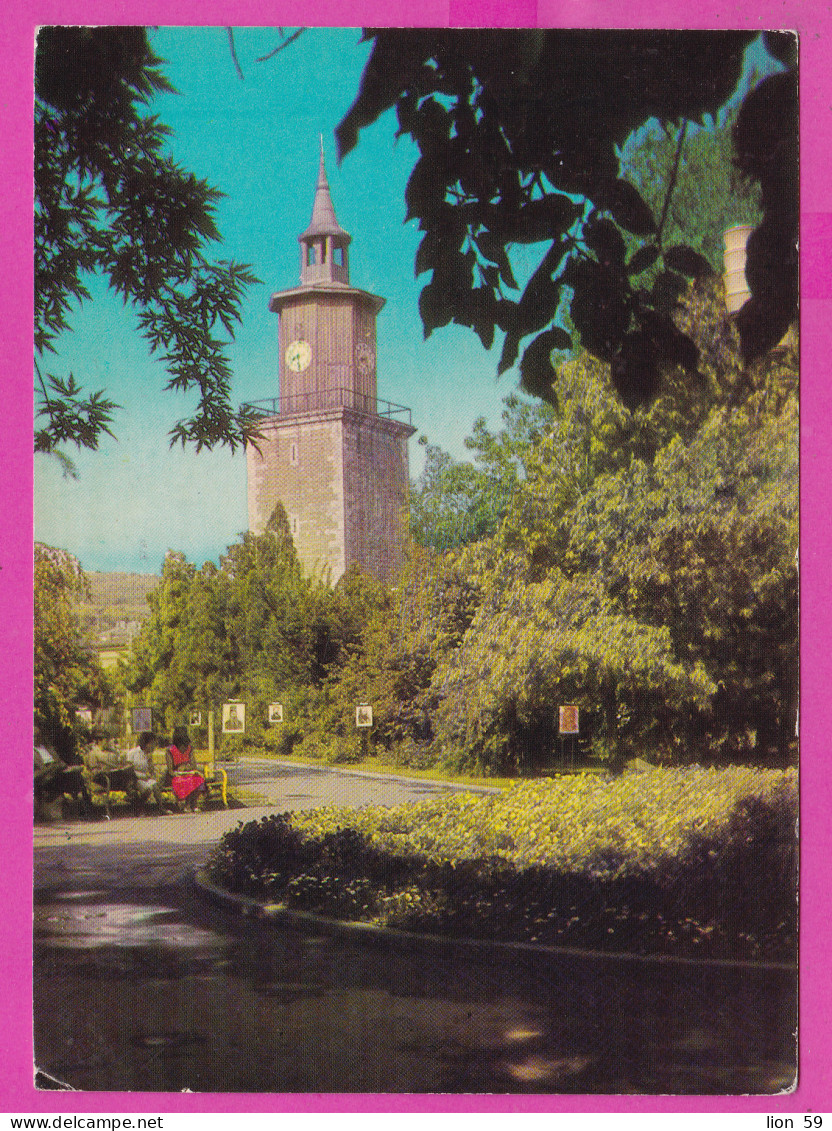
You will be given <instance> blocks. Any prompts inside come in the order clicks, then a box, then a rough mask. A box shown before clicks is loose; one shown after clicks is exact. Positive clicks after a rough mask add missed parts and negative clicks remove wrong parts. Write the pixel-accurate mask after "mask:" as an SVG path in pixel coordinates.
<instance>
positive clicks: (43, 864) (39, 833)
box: [34, 758, 461, 891]
mask: <svg viewBox="0 0 832 1131" xmlns="http://www.w3.org/2000/svg"><path fill="white" fill-rule="evenodd" d="M228 771H229V781H230V783H231V786H230V791H231V794H232V796H233V794H234V792H235V786H236V791H237V792H238V793H239V794H240V795H241V796H243V797H246V798H253V799H254V800H255V801H256V802H257V803H255V804H248V805H246V807H245V808H234V809H219V810H211V811H209V812H199V813H177V814H171V815H168V816H156V815H155V814H147V815H143V816H139V817H122V816H116V817H115V818H114V819H113V820H111V821H92V822H86V821H83V820H73V821H61V822H56V823H55V824H48V825H36V826H35V832H34V847H35V867H34V879H35V890H36V891H38V890H43V889H49V890H52V891H55V890H56V889H58V890H79V889H83V888H89V887H92V888H95V889H100V888H111V887H117V888H125V887H135V888H137V889H143V888H144V889H146V888H152V887H160V886H166V885H168V884H171V883H176V882H178V881H179V880H180V879H181V878H182V877H183V876H184V875H185V874H187V873H189V872H191V871H193V869H194V868H196V867H198V866H199V865H200V864H202V863H204V861H205V859H206V858H207V856H208V853H209V852H210V851H211V849H212V848H213V847H214V845H216V844H217V842H218V841H219V839H220V837H221V836H222V835H223V833H225V832H227V831H228V830H229V829H233V828H234V827H235V826H236V825H237V824H238V823H239V822H240V821H257V820H259V819H260V818H261V817H263V816H266V815H267V814H270V813H283V812H285V811H286V810H289V809H314V808H318V807H320V806H325V805H347V806H354V807H358V806H362V805H399V804H401V803H403V802H406V801H420V800H424V799H425V798H427V797H432V796H436V794H437V793H441V792H443V791H444V790H446V789H459V788H461V787H459V786H448V785H444V784H443V783H440V782H425V781H415V780H413V779H408V778H396V777H389V776H385V775H381V774H368V773H364V772H362V771H344V770H333V769H329V768H326V767H320V768H319V767H317V766H312V767H311V766H304V765H300V764H298V763H286V762H276V761H273V760H270V759H265V758H262V759H255V758H247V759H243V760H241V761H240V762H239V763H236V764H234V765H232V766H229V767H228Z"/></svg>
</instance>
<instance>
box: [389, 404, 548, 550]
mask: <svg viewBox="0 0 832 1131" xmlns="http://www.w3.org/2000/svg"><path fill="white" fill-rule="evenodd" d="M504 406H505V407H504V409H503V414H502V417H503V427H502V428H501V429H500V431H499V432H497V433H492V432H490V431H489V430H488V428H487V427H486V422H485V418H484V417H479V419H477V420H475V421H474V427H473V432H472V435H471V436H468V437H466V439H465V446H466V448H468V450H469V451H470V452H471V453H472V454H473V458H474V461H475V462H474V464H471V463H467V462H465V463H458V462H456V461H455V460H454V459H453V458H452V457H451V456H450V455H449V454H448V453H447V452H444V451H442V449H441V448H439V447H437V446H436V445H435V444H428V443H427V439H426V438H425V437H421V438H420V442H421V443H424V444H425V445H426V451H425V456H426V459H425V467H424V470H423V472H422V474H421V475H420V476H419V479H418V480H417V481H416V483H415V485H414V487H413V489H412V490H411V495H410V530H411V534H412V536H413V538H414V539H415V541H416V542H418V543H419V545H422V546H430V547H432V548H433V549H435V550H440V551H441V550H447V549H451V548H453V547H455V546H460V545H463V544H465V543H468V542H476V541H479V540H480V539H482V538H486V537H491V536H493V535H494V534H495V533H496V532H497V530H498V528H499V525H500V523H501V521H502V519H503V517H504V516H505V514H506V512H507V511H508V509H509V507H510V506H511V503H512V499H513V496H514V494H515V491H516V489H517V485H518V483H519V482H521V481H522V480H523V479H524V478H525V476H526V472H527V466H526V465H527V462H528V460H529V458H530V455H531V453H532V451H533V450H534V445H535V444H537V443H538V442H540V441H541V439H542V437H543V436H545V434H546V431H547V429H548V428H549V427H550V424H551V421H552V419H553V410H552V408H551V406H549V405H547V404H543V403H540V402H530V401H528V400H527V399H525V398H521V397H519V396H517V395H516V394H511V395H510V396H508V397H506V399H505V401H504Z"/></svg>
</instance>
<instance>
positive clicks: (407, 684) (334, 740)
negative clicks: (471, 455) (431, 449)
mask: <svg viewBox="0 0 832 1131" xmlns="http://www.w3.org/2000/svg"><path fill="white" fill-rule="evenodd" d="M486 554H487V550H485V549H484V547H482V546H477V545H468V546H463V547H461V548H459V549H458V550H456V551H451V552H448V553H445V554H443V555H441V556H437V555H435V554H434V553H433V552H431V550H429V549H423V548H421V547H419V546H418V545H413V546H411V548H410V552H409V555H408V559H407V562H406V565H405V568H404V570H403V571H402V575H401V577H400V578H399V582H398V584H397V586H396V588H395V589H394V590H392V591H385V590H384V589H383V588H382V587H378V588H377V589H376V590H375V592H374V599H373V601H372V603H371V604H370V603H368V604H365V606H364V608H365V613H366V620H365V623H364V627H363V631H362V632H361V637H360V641H358V642H357V646H354V647H352V648H349V649H345V650H344V652H343V653H342V655H341V657H340V658H339V661H338V662H337V663H336V664H335V665H334V666H333V668H332V670H331V672H330V678H329V680H328V682H327V684H326V686H325V687H324V696H323V701H322V703H321V705H320V709H319V711H318V713H317V715H316V717H315V718H314V719H311V720H310V721H311V723H312V727H313V732H312V734H311V741H312V742H313V743H314V744H315V745H316V746H317V747H321V746H323V747H324V748H326V747H330V748H331V749H332V757H333V759H334V760H353V759H355V758H357V757H358V755H359V752H360V745H359V740H358V737H357V735H356V733H355V728H354V724H353V718H354V710H355V706H356V705H357V704H358V703H364V702H368V703H371V704H372V706H373V730H372V738H373V740H374V742H376V743H377V744H379V745H381V746H383V747H384V748H386V749H387V750H392V751H393V752H394V755H395V756H397V757H399V758H401V759H402V760H403V761H404V762H406V763H409V764H422V763H423V762H424V761H425V759H426V758H427V750H428V744H429V742H430V740H431V739H432V737H433V729H432V716H433V712H434V711H435V708H436V703H437V696H436V693H435V691H434V690H433V689H432V679H433V676H434V673H435V672H436V670H437V666H438V665H439V663H440V662H441V661H442V659H443V657H445V656H446V655H447V654H448V653H449V652H451V651H453V649H455V648H457V647H458V646H459V644H460V641H461V640H462V637H463V635H464V633H465V631H466V629H467V628H468V626H469V624H470V623H471V619H472V617H473V615H474V611H475V609H476V607H477V603H478V600H479V580H478V579H479V575H480V573H481V570H482V562H483V560H484V555H486Z"/></svg>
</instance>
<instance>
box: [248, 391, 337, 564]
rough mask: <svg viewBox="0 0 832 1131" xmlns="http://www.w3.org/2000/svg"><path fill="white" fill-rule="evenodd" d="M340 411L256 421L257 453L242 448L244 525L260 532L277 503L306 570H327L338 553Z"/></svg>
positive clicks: (252, 449)
mask: <svg viewBox="0 0 832 1131" xmlns="http://www.w3.org/2000/svg"><path fill="white" fill-rule="evenodd" d="M341 416H342V413H340V412H330V413H315V414H314V415H313V414H309V415H306V416H295V417H286V418H284V419H282V420H274V419H273V420H270V421H267V422H265V423H264V424H262V425H261V431H262V434H263V439H262V440H260V441H258V446H259V448H260V453H258V452H257V451H255V449H254V448H253V446H249V448H248V449H247V461H248V524H249V529H250V530H252V531H253V532H254V533H255V534H262V533H263V531H264V530H265V529H266V523H267V522H268V521H269V518H270V517H271V514H272V511H273V510H274V508H275V506H276V504H277V503H278V502H281V503H282V504H283V506H284V508H285V510H286V515H287V518H288V519H289V529H290V531H291V533H292V539H293V541H294V543H295V549H296V550H297V552H298V557H299V558H300V560H301V562H302V563H303V565H304V567H305V569H307V570H308V571H309V572H323V573H326V572H327V571H331V578H332V581H333V582H335V581H337V579H338V578H339V577H340V576H341V574H342V573H343V572H344V570H345V568H346V561H345V557H344V543H345V538H344V476H343V467H344V458H343V442H342V432H343V427H342V422H341Z"/></svg>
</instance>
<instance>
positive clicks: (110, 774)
mask: <svg viewBox="0 0 832 1131" xmlns="http://www.w3.org/2000/svg"><path fill="white" fill-rule="evenodd" d="M85 761H86V767H87V773H88V775H89V780H90V782H91V783H92V786H93V790H92V793H93V797H94V798H95V799H96V800H100V801H101V803H102V804H103V806H104V812H105V813H106V814H107V817H108V818H109V817H110V816H112V802H113V794H119V793H120V794H123V795H124V796H125V798H126V800H127V801H128V802H130V803H131V804H133V805H136V804H137V803H138V802H139V800H140V798H141V796H142V789H141V786H140V784H139V781H138V779H137V777H136V771H135V769H134V768H133V766H130V765H125V764H124V763H122V762H120V760H119V759H118V756H117V755H114V754H113V752H110V751H102V750H100V749H98V748H93V749H92V750H91V751H89V752H88V754H87V756H86V759H85ZM154 766H155V769H156V778H157V781H158V782H159V788H160V792H161V794H162V799H163V800H164V801H166V802H168V803H169V804H170V805H171V806H172V807H173V808H178V807H179V802H178V800H177V798H176V796H175V794H174V792H173V787H172V786H171V784H170V782H166V781H165V778H166V770H165V765H164V763H162V764H161V765H160V764H159V760H158V759H154ZM197 769H198V771H199V773H200V774H202V776H203V778H204V779H205V788H206V790H207V794H208V797H209V798H211V797H218V798H219V799H220V800H221V801H222V804H223V807H224V808H225V809H227V808H228V774H227V773H226V771H225V770H224V769H223V768H222V766H218V765H217V764H216V759H213V760H211V759H207V760H203V761H199V762H197ZM78 772H79V774H80V769H79V771H78ZM150 811H151V812H152V811H153V809H151V810H150Z"/></svg>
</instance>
